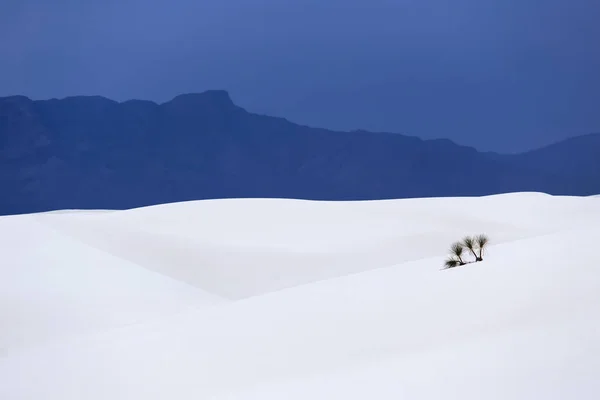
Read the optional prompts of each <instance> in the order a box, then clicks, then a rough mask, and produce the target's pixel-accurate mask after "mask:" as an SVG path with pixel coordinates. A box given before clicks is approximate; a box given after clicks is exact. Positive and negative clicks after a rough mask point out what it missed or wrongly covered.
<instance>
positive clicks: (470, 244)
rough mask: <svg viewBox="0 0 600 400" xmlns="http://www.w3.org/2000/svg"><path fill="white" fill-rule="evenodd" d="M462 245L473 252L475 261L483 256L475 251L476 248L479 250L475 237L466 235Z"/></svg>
mask: <svg viewBox="0 0 600 400" xmlns="http://www.w3.org/2000/svg"><path fill="white" fill-rule="evenodd" d="M462 245H463V246H464V247H465V249H467V250H469V252H470V253H471V254H473V257H475V261H481V257H480V256H478V255H477V253H476V252H475V250H477V244H476V240H475V239H474V238H473V237H471V236H465V238H464V239H463V240H462Z"/></svg>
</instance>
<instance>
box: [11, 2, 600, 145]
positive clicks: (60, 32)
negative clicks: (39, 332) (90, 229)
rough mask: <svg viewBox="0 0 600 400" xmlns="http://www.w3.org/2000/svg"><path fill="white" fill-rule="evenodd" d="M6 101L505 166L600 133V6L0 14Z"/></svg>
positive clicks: (279, 6) (102, 5)
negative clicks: (443, 142)
mask: <svg viewBox="0 0 600 400" xmlns="http://www.w3.org/2000/svg"><path fill="white" fill-rule="evenodd" d="M0 54H1V62H0V96H2V95H12V94H24V95H27V96H30V97H32V98H35V99H45V98H51V97H58V98H60V97H65V96H70V95H80V94H100V95H103V96H107V97H110V98H113V99H116V100H126V99H131V98H143V99H152V100H155V101H166V100H169V99H170V98H172V97H174V96H175V95H177V94H180V93H187V92H199V91H203V90H207V89H226V90H228V91H229V92H230V93H231V96H232V97H233V99H234V101H235V102H236V103H238V104H239V105H241V106H243V107H245V108H247V109H248V110H249V111H254V112H260V113H266V114H270V115H276V116H283V117H286V118H288V119H290V120H292V121H294V122H299V123H303V124H308V125H313V126H321V127H329V128H335V129H358V128H363V129H369V130H379V131H393V132H399V133H406V134H410V135H416V136H420V137H423V138H436V137H448V138H450V139H453V140H455V141H457V142H459V143H464V144H470V145H473V146H475V147H477V148H479V149H483V150H496V151H501V152H511V151H518V150H524V149H528V148H532V147H536V146H538V145H542V144H546V143H550V142H553V141H556V140H559V139H562V138H565V137H568V136H574V135H579V134H584V133H590V132H598V131H600V1H598V0H296V1H291V0H287V1H286V0H102V1H92V0H88V1H85V0H53V1H48V0H0Z"/></svg>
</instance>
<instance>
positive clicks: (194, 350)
mask: <svg viewBox="0 0 600 400" xmlns="http://www.w3.org/2000/svg"><path fill="white" fill-rule="evenodd" d="M480 232H485V233H487V234H488V235H489V236H490V237H491V239H492V241H493V242H492V244H491V246H490V248H489V251H488V254H487V256H486V258H485V260H484V261H483V262H482V263H476V264H471V265H468V266H465V267H461V268H456V269H453V270H448V271H440V268H441V265H442V263H443V260H444V258H445V256H446V249H447V247H448V246H449V244H450V243H451V242H452V241H453V240H456V239H460V238H462V236H464V235H465V234H476V233H480ZM598 243H600V198H598V197H587V198H582V197H553V196H548V195H544V194H539V193H515V194H506V195H498V196H490V197H483V198H452V199H411V200H394V201H372V202H331V203H329V202H308V201H293V200H262V199H254V200H213V201H202V202H189V203H179V204H169V205H163V206H156V207H148V208H141V209H136V210H129V211H115V212H110V211H107V212H82V211H81V212H78V211H72V212H59V213H45V214H36V215H25V216H15V217H1V218H0V257H1V260H2V263H1V264H0V296H1V297H0V300H1V301H0V323H1V324H2V325H1V326H0V328H1V329H0V399H3V400H12V399H15V400H16V399H19V400H21V399H45V400H48V399H49V400H59V399H60V400H63V399H78V400H79V399H107V400H108V399H110V400H116V399H144V400H147V399H232V400H233V399H236V400H237V399H239V400H242V399H338V398H339V399H401V398H406V399H440V398H444V399H454V398H456V399H565V398H576V399H597V398H599V397H600V319H599V318H598V315H600V252H599V251H598Z"/></svg>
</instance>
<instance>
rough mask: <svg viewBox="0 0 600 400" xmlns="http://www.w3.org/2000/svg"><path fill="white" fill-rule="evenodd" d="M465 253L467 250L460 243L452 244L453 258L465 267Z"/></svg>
mask: <svg viewBox="0 0 600 400" xmlns="http://www.w3.org/2000/svg"><path fill="white" fill-rule="evenodd" d="M464 252H465V248H464V247H463V245H462V244H461V243H460V242H456V243H452V246H450V253H451V254H452V257H453V258H456V260H457V261H458V263H459V265H465V262H464V261H463V258H462V256H463V254H464Z"/></svg>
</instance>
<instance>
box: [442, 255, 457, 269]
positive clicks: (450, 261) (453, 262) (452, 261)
mask: <svg viewBox="0 0 600 400" xmlns="http://www.w3.org/2000/svg"><path fill="white" fill-rule="evenodd" d="M459 265H460V262H459V261H458V260H457V259H456V258H454V257H448V258H447V259H446V261H445V262H444V268H454V267H458V266H459Z"/></svg>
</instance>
